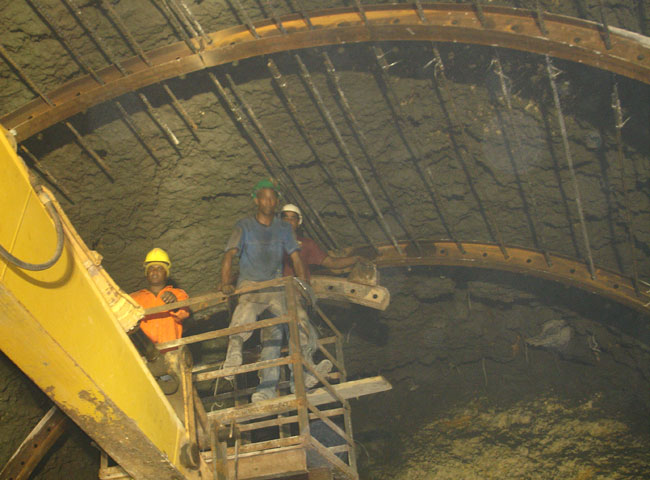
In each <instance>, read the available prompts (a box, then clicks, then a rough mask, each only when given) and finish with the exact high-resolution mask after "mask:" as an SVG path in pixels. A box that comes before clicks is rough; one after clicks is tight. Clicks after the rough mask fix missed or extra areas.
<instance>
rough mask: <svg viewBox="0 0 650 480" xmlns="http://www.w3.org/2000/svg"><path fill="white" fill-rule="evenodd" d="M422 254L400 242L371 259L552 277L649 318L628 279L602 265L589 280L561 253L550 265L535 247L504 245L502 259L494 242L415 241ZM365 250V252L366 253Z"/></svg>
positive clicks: (647, 301) (649, 300) (649, 305)
mask: <svg viewBox="0 0 650 480" xmlns="http://www.w3.org/2000/svg"><path fill="white" fill-rule="evenodd" d="M418 243H419V245H420V247H421V249H422V254H421V255H418V254H417V253H416V249H415V247H414V246H413V245H411V244H410V243H408V242H402V243H401V244H400V247H401V248H402V250H403V251H404V252H405V254H404V255H400V254H399V253H398V252H397V250H396V249H395V247H393V246H392V245H383V246H380V247H378V249H379V255H378V256H377V258H376V259H375V260H374V261H375V263H376V264H377V266H378V267H407V266H417V265H423V266H438V265H445V266H453V267H473V268H488V269H494V270H505V271H509V272H515V273H521V274H525V275H531V276H534V277H539V278H545V279H547V280H553V281H556V282H560V283H563V284H566V285H570V286H573V287H577V288H580V289H582V290H586V291H587V292H590V293H594V294H596V295H600V296H603V297H607V298H610V299H612V300H614V301H616V302H619V303H622V304H623V305H626V306H628V307H630V308H633V309H635V310H637V311H639V312H642V313H644V314H646V315H648V316H649V317H650V293H648V292H643V290H642V291H641V293H640V295H639V296H637V295H636V293H635V291H634V285H633V283H632V280H631V279H630V278H628V277H625V276H623V275H621V274H620V273H616V272H614V271H611V270H607V269H604V268H596V278H595V279H592V278H591V275H590V274H589V269H588V268H587V265H586V264H585V263H584V262H581V261H579V260H575V259H572V258H569V257H564V256H561V255H550V258H551V262H552V265H551V266H549V265H548V264H547V263H546V260H545V258H544V254H543V253H542V252H539V251H537V250H532V249H527V248H518V247H511V246H508V254H509V255H510V256H509V258H508V259H505V258H504V257H503V255H502V254H501V251H500V250H499V246H498V245H493V244H489V243H472V242H470V243H467V242H463V247H464V249H465V254H462V253H461V252H460V251H459V249H458V248H457V247H456V243H454V242H446V241H440V242H438V241H428V242H418ZM366 250H367V248H365V247H360V248H357V249H355V250H354V251H353V252H352V254H360V255H363V254H364V252H366ZM366 253H367V252H366Z"/></svg>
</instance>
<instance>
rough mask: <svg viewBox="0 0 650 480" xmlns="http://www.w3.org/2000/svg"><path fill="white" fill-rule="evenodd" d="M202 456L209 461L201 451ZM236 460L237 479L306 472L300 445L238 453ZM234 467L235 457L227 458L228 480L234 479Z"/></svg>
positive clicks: (287, 475) (277, 476) (305, 457)
mask: <svg viewBox="0 0 650 480" xmlns="http://www.w3.org/2000/svg"><path fill="white" fill-rule="evenodd" d="M202 457H203V458H204V459H205V460H206V461H207V462H209V463H211V459H210V458H209V456H208V455H206V454H205V453H203V454H202ZM237 462H238V480H253V479H255V480H266V479H271V478H287V477H291V476H294V475H299V474H301V473H307V455H306V452H305V449H304V447H302V446H301V445H294V446H290V447H285V448H276V449H272V450H264V451H261V452H251V453H244V454H240V455H239V457H238V459H237ZM234 467H235V459H234V458H229V459H228V470H229V472H231V473H230V477H228V478H229V480H234V475H233V474H234V470H235V468H234Z"/></svg>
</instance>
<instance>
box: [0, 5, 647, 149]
mask: <svg viewBox="0 0 650 480" xmlns="http://www.w3.org/2000/svg"><path fill="white" fill-rule="evenodd" d="M422 7H423V8H422V10H423V13H424V15H425V18H426V23H425V22H423V21H422V20H421V19H420V18H419V16H418V11H417V9H416V8H415V7H414V6H413V5H407V4H405V5H375V6H371V5H368V6H366V7H365V8H364V13H365V15H366V17H367V20H368V26H366V25H364V22H363V19H362V18H361V16H360V15H359V13H358V12H357V11H356V9H354V8H340V9H333V10H325V11H317V12H311V14H310V16H309V23H310V24H311V25H312V26H313V29H310V27H309V24H308V23H307V22H306V21H305V20H304V17H303V16H302V15H299V14H294V15H288V16H286V17H283V18H282V19H281V20H282V25H283V27H284V28H285V29H286V31H287V33H286V34H283V33H282V31H280V30H279V28H278V26H277V25H276V23H275V22H274V21H273V20H272V19H266V20H263V21H259V22H256V23H255V24H254V26H255V32H256V33H257V34H258V35H259V38H256V37H255V36H254V35H253V34H252V33H251V30H250V29H249V28H247V27H246V26H245V25H240V26H236V27H232V28H228V29H225V30H221V31H218V32H214V33H210V34H209V37H210V38H211V39H212V43H211V44H210V45H208V46H207V47H205V49H204V50H203V51H201V52H199V53H194V52H193V51H192V49H190V48H189V47H188V46H187V45H186V44H185V43H183V42H178V43H174V44H171V45H167V46H165V47H161V48H158V49H155V50H152V51H150V52H147V58H148V60H149V62H150V63H151V66H148V65H147V63H145V62H144V61H143V60H142V59H141V58H140V57H133V58H131V59H129V60H127V61H124V62H122V66H123V67H124V68H125V69H126V70H127V71H128V72H130V73H129V75H127V76H123V75H122V74H121V73H120V71H119V70H118V69H117V68H116V67H115V66H111V67H107V68H105V69H103V70H101V71H98V72H97V75H99V76H100V77H101V79H102V80H103V81H104V82H105V85H99V84H98V83H97V81H96V80H94V79H93V78H92V77H91V76H89V75H88V76H85V77H80V78H78V79H76V80H73V81H71V82H69V83H67V84H65V85H63V86H61V87H59V88H57V89H55V90H53V91H51V92H48V99H50V100H51V101H52V103H53V105H51V106H50V105H48V104H47V103H46V102H45V101H43V100H42V99H37V100H34V101H32V102H30V103H28V104H26V105H25V106H23V107H21V108H20V109H18V110H16V111H14V112H11V113H9V114H7V115H5V116H4V117H2V118H0V123H1V124H3V125H4V126H5V127H6V128H8V129H12V128H15V129H16V130H17V133H18V136H17V140H18V141H22V140H24V139H26V138H29V137H30V136H32V135H34V134H35V133H38V132H39V131H41V130H43V129H45V128H47V127H49V126H51V125H54V124H56V123H58V122H61V121H63V120H65V119H66V118H68V117H70V116H72V115H75V114H77V113H79V112H82V111H84V110H86V109H88V108H89V107H92V106H93V105H97V104H99V103H102V102H105V101H107V100H110V99H112V98H115V97H117V96H120V95H123V94H124V93H127V92H130V91H133V90H137V89H139V88H142V87H144V86H147V85H151V84H153V83H156V82H160V81H162V80H166V79H169V78H173V77H177V76H180V75H184V74H187V73H190V72H195V71H198V70H201V69H205V68H208V67H213V66H216V65H222V64H225V63H229V62H232V61H235V60H240V59H244V58H250V57H255V56H259V55H264V54H270V53H277V52H283V51H287V50H295V49H301V48H310V47H317V46H325V45H341V44H346V43H355V42H370V41H436V42H460V43H469V44H477V45H493V46H500V47H504V48H511V49H515V50H522V51H527V52H533V53H540V54H549V55H552V56H554V57H558V58H563V59H566V60H570V61H575V62H580V63H584V64H586V65H591V66H594V67H597V68H602V69H604V70H609V71H612V72H615V73H618V74H620V75H624V76H626V77H630V78H633V79H636V80H639V81H641V82H645V83H650V40H648V38H647V37H644V36H642V35H639V34H635V33H631V32H626V31H624V30H621V29H614V28H610V29H609V38H610V42H611V49H607V47H606V45H605V42H604V38H603V35H602V27H601V26H600V25H599V24H597V23H593V22H589V21H585V20H579V19H575V18H571V17H564V16H560V15H553V14H545V15H544V29H545V30H546V31H547V34H546V35H545V34H544V33H542V31H541V30H540V25H539V21H538V18H537V14H536V13H535V12H534V11H532V10H524V9H515V8H507V7H489V6H484V7H483V9H482V10H483V16H484V22H483V23H484V24H485V25H486V27H484V26H483V25H481V21H479V19H478V17H477V16H476V12H475V10H474V9H473V7H472V6H471V5H466V4H429V5H423V6H422ZM192 42H193V45H195V47H196V48H195V50H197V51H198V49H199V47H200V45H199V43H198V40H197V39H192Z"/></svg>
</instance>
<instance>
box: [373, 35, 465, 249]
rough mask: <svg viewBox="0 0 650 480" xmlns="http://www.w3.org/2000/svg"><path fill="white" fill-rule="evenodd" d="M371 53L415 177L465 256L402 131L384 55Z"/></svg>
mask: <svg viewBox="0 0 650 480" xmlns="http://www.w3.org/2000/svg"><path fill="white" fill-rule="evenodd" d="M372 51H373V53H374V57H375V59H376V61H377V64H378V66H379V74H380V76H381V78H382V80H383V83H384V87H385V89H386V96H385V98H386V101H387V103H388V106H389V108H390V110H391V114H392V115H393V118H394V121H395V126H396V127H397V131H398V133H399V136H400V138H401V139H402V141H403V142H404V145H405V146H406V149H407V150H408V152H409V155H410V159H411V163H412V164H413V166H414V167H415V171H416V173H417V176H418V177H419V178H420V179H421V180H422V183H423V184H424V186H425V189H426V191H427V193H428V194H429V197H430V198H431V203H433V206H434V208H435V209H436V213H437V214H438V218H439V219H440V222H441V223H442V226H443V228H444V229H445V231H446V232H447V235H448V236H449V238H450V239H451V240H452V241H453V242H454V243H455V244H456V247H457V248H458V250H459V251H460V252H461V253H462V254H465V249H464V247H463V245H462V244H461V242H460V241H458V240H457V237H456V235H455V234H454V231H453V229H452V227H451V225H450V223H449V222H448V221H447V214H446V213H445V210H444V208H445V207H444V205H443V204H442V203H441V201H440V198H439V196H438V193H437V191H436V189H435V187H434V186H433V184H432V183H431V182H430V181H429V179H428V178H427V177H426V176H425V172H424V171H423V170H422V167H420V164H419V163H418V161H419V159H421V158H423V153H422V150H421V149H420V147H419V145H418V144H417V143H413V142H411V140H409V138H408V136H407V135H406V132H405V131H404V129H403V127H402V124H404V123H405V120H404V119H405V115H404V112H403V111H402V107H401V105H400V103H399V99H398V98H397V94H396V93H395V91H394V89H393V87H392V85H391V81H390V77H389V76H388V72H387V70H388V68H390V67H389V65H388V62H386V58H385V56H386V55H385V53H384V52H383V51H382V49H381V48H379V47H376V46H373V47H372Z"/></svg>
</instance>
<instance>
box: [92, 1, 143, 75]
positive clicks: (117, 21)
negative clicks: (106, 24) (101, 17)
mask: <svg viewBox="0 0 650 480" xmlns="http://www.w3.org/2000/svg"><path fill="white" fill-rule="evenodd" d="M100 2H101V6H102V8H103V9H104V11H105V12H106V13H107V14H108V17H109V18H110V20H111V22H113V24H114V25H115V27H117V30H118V31H119V32H120V34H121V35H122V37H123V38H124V39H125V40H126V43H127V44H128V45H129V48H131V50H133V52H134V53H135V54H136V55H137V56H138V57H140V58H141V59H142V61H143V62H144V63H146V64H147V66H149V67H150V66H151V61H150V60H149V57H148V56H147V54H146V53H145V52H144V50H143V49H142V47H140V44H139V43H138V42H137V40H136V39H135V38H134V37H133V35H131V32H130V31H129V29H128V28H127V27H126V25H125V24H124V22H122V19H121V18H120V16H119V15H118V14H117V12H116V11H115V10H114V9H113V7H112V6H111V4H110V2H109V1H108V0H100Z"/></svg>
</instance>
